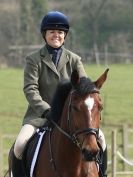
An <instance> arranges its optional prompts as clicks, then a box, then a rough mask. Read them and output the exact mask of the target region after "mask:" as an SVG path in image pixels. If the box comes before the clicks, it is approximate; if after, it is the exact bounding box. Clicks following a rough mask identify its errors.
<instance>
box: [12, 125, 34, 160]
mask: <svg viewBox="0 0 133 177" xmlns="http://www.w3.org/2000/svg"><path fill="white" fill-rule="evenodd" d="M36 129H37V128H36V127H34V126H33V125H30V124H26V125H24V126H23V127H22V129H21V130H20V133H19V135H18V137H17V139H16V142H15V145H14V154H15V156H16V157H17V158H18V159H22V154H23V151H24V148H25V145H26V143H27V142H28V140H29V139H30V138H31V136H32V135H33V134H34V133H35V132H36Z"/></svg>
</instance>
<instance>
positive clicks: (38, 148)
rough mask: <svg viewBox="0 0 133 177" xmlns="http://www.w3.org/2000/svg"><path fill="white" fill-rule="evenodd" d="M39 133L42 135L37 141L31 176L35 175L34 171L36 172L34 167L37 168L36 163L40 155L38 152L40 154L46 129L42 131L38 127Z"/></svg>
mask: <svg viewBox="0 0 133 177" xmlns="http://www.w3.org/2000/svg"><path fill="white" fill-rule="evenodd" d="M37 133H38V134H39V136H40V137H39V140H38V143H37V146H36V149H35V152H34V155H33V159H32V162H31V167H30V177H33V172H34V168H35V165H36V161H37V157H38V154H39V150H40V147H41V143H42V139H43V136H44V134H45V133H46V131H43V132H41V131H39V129H38V130H37Z"/></svg>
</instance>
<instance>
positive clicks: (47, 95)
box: [23, 46, 86, 127]
mask: <svg viewBox="0 0 133 177" xmlns="http://www.w3.org/2000/svg"><path fill="white" fill-rule="evenodd" d="M74 69H77V70H78V71H79V74H80V77H82V76H86V73H85V70H84V67H83V64H82V62H81V58H80V57H79V56H78V55H76V54H74V53H72V52H70V51H69V50H67V49H65V48H64V47H63V48H62V54H61V57H60V61H59V63H58V66H57V68H56V67H55V65H54V63H53V62H52V59H51V56H50V54H49V53H48V51H47V48H46V46H44V47H43V48H41V49H40V50H39V51H37V52H35V53H33V54H31V55H29V56H27V58H26V65H25V69H24V88H23V90H24V94H25V96H26V99H27V101H28V103H29V105H28V108H27V111H26V113H25V116H24V120H23V125H24V124H31V125H34V126H36V127H40V126H42V125H43V124H44V121H45V120H44V119H43V118H41V115H42V114H43V113H44V111H46V110H47V109H48V108H50V103H51V100H52V97H53V94H54V92H55V89H56V86H57V85H58V83H59V81H61V80H64V79H70V76H71V73H72V71H73V70H74Z"/></svg>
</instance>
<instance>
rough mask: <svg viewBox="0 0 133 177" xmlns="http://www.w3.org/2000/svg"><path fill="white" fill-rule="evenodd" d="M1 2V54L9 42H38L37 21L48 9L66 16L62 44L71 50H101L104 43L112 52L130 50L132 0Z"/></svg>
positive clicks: (29, 43) (39, 39)
mask: <svg viewBox="0 0 133 177" xmlns="http://www.w3.org/2000/svg"><path fill="white" fill-rule="evenodd" d="M2 2H3V3H0V4H1V11H0V34H1V39H0V45H1V49H0V50H1V51H0V53H1V56H5V57H6V56H7V55H8V48H9V46H11V45H36V44H42V43H43V40H42V37H41V34H40V23H41V19H42V17H43V16H44V15H45V14H46V13H47V12H48V11H49V10H59V11H61V12H63V13H65V14H66V15H67V16H68V17H69V20H70V26H71V28H70V33H69V35H68V39H67V41H66V45H67V47H69V48H71V49H73V50H74V51H80V52H93V51H95V52H97V51H98V52H104V50H105V47H106V48H108V50H109V52H112V53H130V54H131V53H132V48H133V35H132V34H133V20H132V9H133V1H132V0H126V1H125V0H117V1H116V0H73V1H66V0H51V1H48V0H29V1H27V0H23V1H21V0H18V1H17V0H9V2H8V0H7V1H5V2H6V3H7V2H8V3H7V5H9V7H8V8H7V9H6V8H2V5H4V1H2ZM5 5H6V4H5ZM12 5H13V7H14V8H12V10H11V7H12ZM14 5H15V6H14ZM3 44H4V45H3Z"/></svg>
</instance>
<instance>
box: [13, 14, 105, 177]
mask: <svg viewBox="0 0 133 177" xmlns="http://www.w3.org/2000/svg"><path fill="white" fill-rule="evenodd" d="M68 31H69V21H68V18H67V17H66V16H65V15H64V14H63V13H61V12H58V11H51V12H49V13H48V14H46V16H44V18H43V19H42V23H41V33H42V36H43V39H44V41H45V42H46V45H45V46H44V47H42V48H41V49H40V50H39V51H37V52H35V53H33V54H31V55H29V56H27V58H26V65H25V69H24V89H23V90H24V94H25V96H26V99H27V101H28V103H29V105H28V108H27V111H26V114H25V116H24V120H23V126H22V128H21V130H20V133H19V135H18V137H17V139H16V141H15V144H14V148H13V155H12V163H11V164H12V165H11V168H12V174H13V177H20V174H21V161H22V155H23V151H24V148H25V146H26V144H27V142H28V140H29V139H30V138H31V137H32V136H33V134H34V133H35V132H36V130H37V128H39V127H42V126H44V124H45V122H46V119H47V118H48V117H49V112H50V109H51V100H52V98H53V94H54V92H55V88H56V86H57V85H58V83H59V82H60V81H61V80H64V79H70V76H71V74H72V71H73V70H74V69H76V70H77V71H78V73H79V76H80V77H83V76H86V73H85V70H84V67H83V64H82V62H81V58H80V57H79V56H78V55H76V54H75V53H73V52H71V51H69V50H67V49H66V48H65V47H64V42H65V38H66V36H67V33H68ZM101 135H102V136H101V142H102V144H105V143H104V141H105V140H104V136H103V134H101ZM103 150H105V145H104V147H103ZM103 173H104V172H103Z"/></svg>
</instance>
